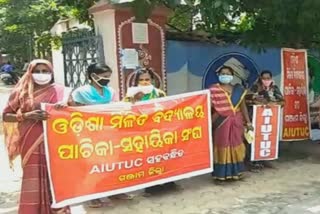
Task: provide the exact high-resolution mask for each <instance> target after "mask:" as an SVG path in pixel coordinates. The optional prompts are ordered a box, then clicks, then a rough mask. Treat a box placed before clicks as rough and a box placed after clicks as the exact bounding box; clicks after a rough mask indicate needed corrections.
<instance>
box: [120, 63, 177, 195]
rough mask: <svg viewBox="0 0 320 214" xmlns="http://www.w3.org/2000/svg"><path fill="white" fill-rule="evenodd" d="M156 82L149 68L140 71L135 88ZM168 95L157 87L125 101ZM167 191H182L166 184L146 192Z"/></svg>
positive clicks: (170, 184)
mask: <svg viewBox="0 0 320 214" xmlns="http://www.w3.org/2000/svg"><path fill="white" fill-rule="evenodd" d="M154 81H155V76H154V73H153V71H152V70H151V69H149V68H143V69H141V70H138V71H137V72H136V74H135V77H134V82H133V86H135V87H136V86H150V85H153V84H152V82H154ZM165 96H166V93H165V92H164V91H162V90H160V89H158V88H156V87H154V88H153V90H152V91H151V93H149V94H144V93H142V92H139V93H137V94H136V95H135V96H133V97H125V98H124V100H125V101H126V102H132V103H135V102H139V101H145V100H151V99H156V98H160V97H165ZM166 189H180V187H179V186H178V185H176V184H175V183H174V182H170V183H166V184H164V185H157V186H153V187H148V188H146V190H145V193H146V196H148V195H150V194H154V193H157V192H161V191H163V190H166Z"/></svg>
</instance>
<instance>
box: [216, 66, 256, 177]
mask: <svg viewBox="0 0 320 214" xmlns="http://www.w3.org/2000/svg"><path fill="white" fill-rule="evenodd" d="M233 73H234V72H233V70H232V68H230V67H227V66H224V67H222V68H221V69H220V70H219V71H218V77H219V81H220V83H218V84H214V85H213V86H211V87H210V92H211V99H212V108H213V113H212V123H213V144H214V172H213V176H214V178H215V179H217V180H238V179H240V178H241V177H242V172H243V171H244V158H245V145H244V143H243V141H244V137H243V135H244V122H246V124H247V128H249V129H253V128H252V124H251V123H250V119H249V115H248V110H247V107H246V104H245V102H244V97H245V95H246V90H245V89H244V88H243V87H242V86H241V85H240V84H236V85H231V82H232V79H233Z"/></svg>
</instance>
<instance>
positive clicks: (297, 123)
mask: <svg viewBox="0 0 320 214" xmlns="http://www.w3.org/2000/svg"><path fill="white" fill-rule="evenodd" d="M281 56H282V57H281V58H282V88H283V95H284V100H285V105H284V108H283V123H282V140H285V141H291V140H304V139H309V138H310V121H309V106H308V105H309V104H308V71H307V52H306V50H294V49H282V51H281Z"/></svg>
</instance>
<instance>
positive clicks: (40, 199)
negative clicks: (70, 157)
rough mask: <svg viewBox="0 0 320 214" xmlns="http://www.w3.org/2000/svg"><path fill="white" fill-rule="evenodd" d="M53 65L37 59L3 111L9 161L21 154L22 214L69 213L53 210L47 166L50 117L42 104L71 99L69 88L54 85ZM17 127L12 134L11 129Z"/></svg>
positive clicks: (64, 210) (65, 209) (20, 206)
mask: <svg viewBox="0 0 320 214" xmlns="http://www.w3.org/2000/svg"><path fill="white" fill-rule="evenodd" d="M53 82H54V81H53V69H52V65H51V63H50V62H49V61H47V60H42V59H39V60H34V61H32V62H31V63H30V65H29V67H28V69H27V71H26V73H25V74H24V76H23V77H22V78H21V80H20V81H19V83H18V84H17V85H16V87H15V88H14V90H13V92H12V93H11V95H10V97H9V101H8V104H7V106H6V107H5V109H4V111H3V120H4V122H5V125H4V127H5V135H6V143H7V148H8V152H9V159H10V161H12V160H13V159H14V158H15V157H16V156H17V155H21V159H22V168H23V178H22V187H21V196H20V203H19V212H18V213H19V214H52V213H69V210H68V209H67V208H63V209H59V210H52V209H51V208H50V206H51V198H50V189H49V187H50V186H49V180H48V171H47V165H46V157H45V151H44V150H45V149H44V137H43V127H42V121H43V120H46V119H47V118H48V116H49V115H48V114H47V112H45V111H42V110H41V108H40V103H57V102H60V101H62V100H63V98H64V97H67V95H66V94H65V93H66V91H67V89H66V88H65V87H64V86H59V85H56V84H54V83H53ZM10 126H11V127H13V126H15V127H17V129H14V130H15V131H14V132H12V130H11V133H10V130H9V127H10Z"/></svg>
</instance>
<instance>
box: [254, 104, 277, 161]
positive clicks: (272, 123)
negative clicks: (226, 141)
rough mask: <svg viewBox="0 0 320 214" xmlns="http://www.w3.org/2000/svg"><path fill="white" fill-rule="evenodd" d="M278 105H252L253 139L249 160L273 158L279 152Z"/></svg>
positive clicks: (275, 157)
mask: <svg viewBox="0 0 320 214" xmlns="http://www.w3.org/2000/svg"><path fill="white" fill-rule="evenodd" d="M279 125H280V106H278V105H273V106H271V107H264V106H261V105H255V106H253V126H254V141H253V143H252V144H251V160H252V161H261V160H274V159H277V158H278V153H279V134H280V133H279Z"/></svg>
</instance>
